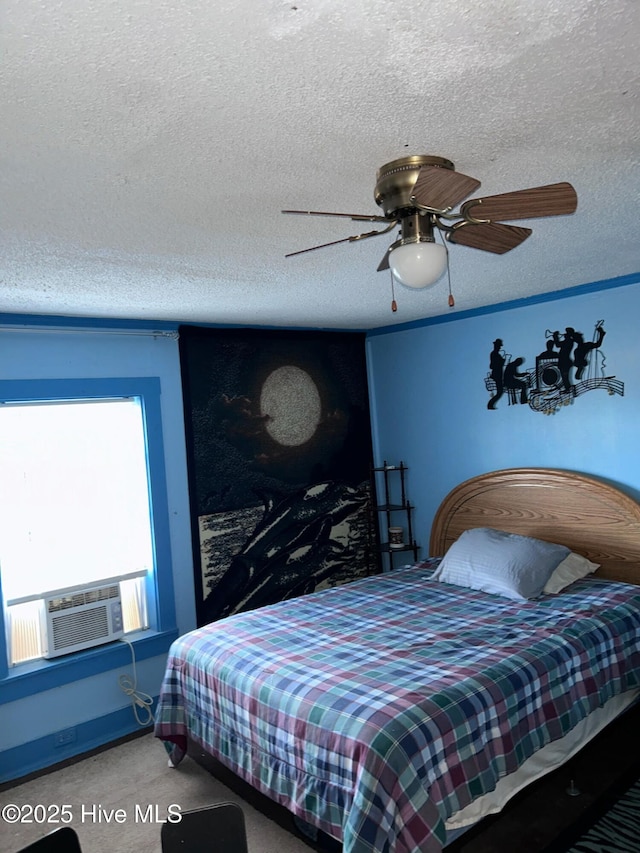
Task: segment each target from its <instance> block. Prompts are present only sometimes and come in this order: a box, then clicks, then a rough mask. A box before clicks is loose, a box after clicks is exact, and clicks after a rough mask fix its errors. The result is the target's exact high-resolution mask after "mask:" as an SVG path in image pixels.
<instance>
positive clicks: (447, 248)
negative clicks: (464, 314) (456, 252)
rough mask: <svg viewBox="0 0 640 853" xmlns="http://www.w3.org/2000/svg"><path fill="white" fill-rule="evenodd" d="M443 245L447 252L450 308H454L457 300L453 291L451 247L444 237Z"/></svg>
mask: <svg viewBox="0 0 640 853" xmlns="http://www.w3.org/2000/svg"><path fill="white" fill-rule="evenodd" d="M442 245H443V246H444V250H445V252H446V253H447V280H448V282H449V308H454V307H455V304H456V300H455V299H454V298H453V293H452V292H451V269H450V268H449V247H448V246H447V241H446V240H445V239H444V237H442Z"/></svg>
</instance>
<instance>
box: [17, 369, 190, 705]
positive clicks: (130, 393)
mask: <svg viewBox="0 0 640 853" xmlns="http://www.w3.org/2000/svg"><path fill="white" fill-rule="evenodd" d="M122 397H138V398H139V399H140V401H141V407H142V415H143V424H144V432H145V443H146V454H147V469H148V475H149V497H150V508H151V530H152V548H153V570H152V571H151V572H150V573H149V575H148V576H147V580H146V592H147V609H148V615H149V626H150V627H149V629H147V630H145V631H140V632H135V633H132V634H128V635H127V639H128V640H129V641H130V642H131V643H132V644H133V646H134V648H135V655H136V660H138V661H140V660H145V659H147V658H151V657H155V656H157V655H161V654H164V653H166V652H167V650H168V648H169V646H170V644H171V642H172V641H173V640H174V639H175V638H176V637H177V635H178V631H177V626H176V615H175V598H174V588H173V561H172V558H171V537H170V531H169V502H168V494H167V480H166V469H165V455H164V442H163V437H162V436H163V431H162V411H161V383H160V379H159V377H156V376H145V377H121V378H120V377H109V378H100V379H25V380H20V379H17V380H14V379H10V380H0V405H2V403H4V402H9V401H11V402H19V401H24V402H38V401H43V402H44V401H46V402H51V401H54V400H59V401H64V400H92V399H93V400H97V399H109V398H113V399H117V398H122ZM1 596H2V576H1V573H0V601H3V599H2V598H1ZM130 661H131V651H130V649H129V647H128V646H127V644H126V643H122V642H120V641H117V640H116V641H115V642H113V643H108V644H105V645H104V646H96V647H94V648H92V649H86V650H85V651H81V652H74V653H71V654H69V655H64V656H61V657H59V658H53V659H51V660H47V659H44V658H42V659H38V660H34V661H28V662H25V663H21V664H17V665H16V666H11V667H10V666H9V665H8V659H7V644H6V631H5V619H4V606H0V687H2V699H1V700H0V704H2V703H5V702H10V701H15V700H17V699H21V698H23V697H25V696H30V695H33V694H35V693H40V692H42V691H43V690H49V689H51V688H54V687H60V686H62V685H64V684H69V683H71V682H73V681H77V680H79V679H82V678H87V677H89V676H92V675H98V674H100V673H102V672H108V671H109V670H112V669H117V668H119V667H122V666H123V665H126V664H127V663H130Z"/></svg>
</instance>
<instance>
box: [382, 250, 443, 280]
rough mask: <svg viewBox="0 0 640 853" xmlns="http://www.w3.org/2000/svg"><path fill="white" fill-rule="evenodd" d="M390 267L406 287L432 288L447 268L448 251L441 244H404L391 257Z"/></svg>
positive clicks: (396, 278)
mask: <svg viewBox="0 0 640 853" xmlns="http://www.w3.org/2000/svg"><path fill="white" fill-rule="evenodd" d="M389 267H390V268H391V272H392V273H393V277H394V278H395V280H396V281H397V282H399V283H400V284H403V285H404V286H405V287H411V288H414V289H420V288H423V287H430V286H431V285H432V284H435V283H436V281H438V279H439V278H440V276H441V275H442V274H443V272H444V271H445V270H446V268H447V250H446V249H445V247H444V246H442V245H441V244H440V243H430V242H425V241H421V242H412V243H404V244H403V245H402V246H398V247H397V248H396V249H394V250H393V251H392V252H391V254H390V255H389Z"/></svg>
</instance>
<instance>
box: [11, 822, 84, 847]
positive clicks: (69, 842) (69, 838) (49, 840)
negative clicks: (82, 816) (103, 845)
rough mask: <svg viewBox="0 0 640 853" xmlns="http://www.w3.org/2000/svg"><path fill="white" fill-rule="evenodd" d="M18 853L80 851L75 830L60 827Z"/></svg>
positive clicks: (68, 827)
mask: <svg viewBox="0 0 640 853" xmlns="http://www.w3.org/2000/svg"><path fill="white" fill-rule="evenodd" d="M18 853H82V850H81V849H80V842H79V840H78V836H77V835H76V832H75V830H74V829H71V827H70V826H62V827H60V829H56V830H55V831H54V832H50V833H49V834H48V835H45V836H43V837H42V838H40V839H38V841H34V842H33V844H29V846H28V847H23V848H22V850H19V851H18Z"/></svg>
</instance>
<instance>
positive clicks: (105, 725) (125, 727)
mask: <svg viewBox="0 0 640 853" xmlns="http://www.w3.org/2000/svg"><path fill="white" fill-rule="evenodd" d="M156 700H157V697H155V698H154V705H155V702H156ZM151 728H152V727H151V726H145V727H141V726H140V725H139V724H138V722H137V721H136V719H135V717H134V714H133V710H132V708H131V706H130V705H128V706H127V707H126V708H120V710H118V711H113V712H112V713H110V714H106V715H105V716H103V717H97V718H96V719H94V720H87V721H86V722H84V723H78V724H77V725H75V726H72V727H71V728H69V729H66V730H65V731H66V732H73V741H72V742H69V743H67V744H64V745H58V744H57V743H56V738H57V736H58V735H57V734H56V733H52V734H48V735H44V737H39V738H37V739H36V740H32V741H28V742H27V743H21V744H19V745H18V746H14V747H11V749H6V750H4V751H3V752H0V768H2V769H1V770H0V784H2V783H11V784H10V785H9V786H8V787H13V786H14V785H17V784H21V783H22V782H25V781H27V777H31V776H33V775H34V774H40V773H42V771H46V772H52V771H53V770H56V769H58V768H59V767H60V766H64V765H66V764H70V763H73V760H74V759H75V760H79V759H81V758H86V757H87V756H88V755H89V754H91V753H92V752H99V751H101V750H102V749H104V748H107V747H111V746H114V745H115V744H116V742H118V741H124V740H129V739H130V738H131V737H135V736H137V735H139V734H146V733H147V732H149V731H151ZM69 737H71V735H69Z"/></svg>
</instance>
